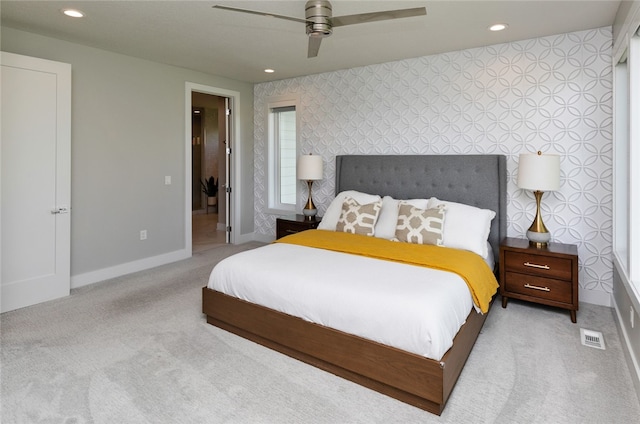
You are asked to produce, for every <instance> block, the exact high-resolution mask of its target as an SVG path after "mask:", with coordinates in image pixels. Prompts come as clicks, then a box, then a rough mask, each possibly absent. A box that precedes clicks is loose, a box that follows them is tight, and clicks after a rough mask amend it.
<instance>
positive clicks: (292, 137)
mask: <svg viewBox="0 0 640 424" xmlns="http://www.w3.org/2000/svg"><path fill="white" fill-rule="evenodd" d="M296 103H297V99H282V100H277V101H272V102H268V106H267V107H268V109H269V110H268V114H267V115H268V122H267V131H268V139H269V140H268V156H267V157H268V159H269V160H268V184H267V187H268V188H267V190H268V195H267V198H268V199H269V210H270V212H273V213H281V212H293V211H295V208H296V201H297V186H298V181H297V180H296V150H297V149H296V145H297V133H298V131H297V127H298V125H297V122H298V121H297V114H296Z"/></svg>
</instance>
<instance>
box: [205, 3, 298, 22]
mask: <svg viewBox="0 0 640 424" xmlns="http://www.w3.org/2000/svg"><path fill="white" fill-rule="evenodd" d="M212 7H213V8H215V9H223V10H230V11H232V12H242V13H251V14H253V15H260V16H267V17H272V18H278V19H286V20H288V21H294V22H301V23H303V24H306V23H307V20H306V19H301V18H295V17H293V16H285V15H276V14H275V13H269V12H260V11H257V10H249V9H240V8H237V7H229V6H222V5H219V4H216V5H214V6H212Z"/></svg>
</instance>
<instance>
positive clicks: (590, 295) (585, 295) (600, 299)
mask: <svg viewBox="0 0 640 424" xmlns="http://www.w3.org/2000/svg"><path fill="white" fill-rule="evenodd" d="M579 296H580V302H585V303H591V304H592V305H600V306H606V307H608V308H611V307H612V306H613V303H612V301H611V299H612V298H613V296H611V293H607V292H603V291H599V290H580V292H579Z"/></svg>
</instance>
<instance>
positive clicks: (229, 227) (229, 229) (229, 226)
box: [227, 225, 231, 233]
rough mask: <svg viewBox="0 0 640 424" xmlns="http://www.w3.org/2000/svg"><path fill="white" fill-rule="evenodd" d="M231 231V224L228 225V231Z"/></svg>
mask: <svg viewBox="0 0 640 424" xmlns="http://www.w3.org/2000/svg"><path fill="white" fill-rule="evenodd" d="M230 232H231V225H227V233H230Z"/></svg>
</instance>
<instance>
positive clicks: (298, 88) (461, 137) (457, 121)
mask: <svg viewBox="0 0 640 424" xmlns="http://www.w3.org/2000/svg"><path fill="white" fill-rule="evenodd" d="M611 44H612V34H611V28H609V27H607V28H600V29H594V30H588V31H580V32H575V33H570V34H562V35H557V36H549V37H543V38H537V39H531V40H524V41H519V42H514V43H507V44H499V45H493V46H488V47H482V48H475V49H470V50H463V51H456V52H450V53H444V54H438V55H433V56H426V57H420V58H416V59H409V60H402V61H397V62H390V63H385V64H380V65H372V66H365V67H360V68H354V69H347V70H342V71H336V72H328V73H323V74H317V75H310V76H305V77H299V78H292V79H287V80H281V81H274V82H268V83H262V84H257V85H256V86H255V92H254V110H255V118H254V119H255V121H254V125H255V140H254V142H255V158H254V159H255V174H254V179H255V181H254V183H255V228H256V233H257V234H260V235H263V236H273V235H275V218H274V217H273V215H269V214H267V213H266V185H265V181H266V174H265V171H266V169H267V166H266V162H265V160H266V159H265V158H266V151H267V149H266V144H265V143H266V140H267V134H266V130H267V128H266V127H265V125H266V118H265V116H266V113H267V109H266V104H267V101H268V99H269V97H270V96H280V95H284V94H289V93H296V94H298V95H299V96H300V101H301V105H300V109H299V113H300V116H299V119H300V134H299V151H300V153H309V152H313V153H314V154H320V155H322V156H323V158H324V160H325V178H324V179H323V180H322V181H317V182H316V183H315V184H314V186H313V189H314V193H313V195H314V201H315V203H316V205H317V206H318V210H319V213H320V214H322V213H323V212H324V210H325V209H326V207H327V206H328V204H329V203H330V201H331V199H333V197H334V194H333V189H334V171H335V155H337V154H355V153H361V154H362V153H364V154H480V153H495V154H504V155H506V156H507V167H508V179H509V183H508V208H507V211H508V234H509V236H513V237H524V234H525V232H526V230H527V228H528V227H529V225H530V224H531V222H532V221H533V217H534V214H535V200H534V198H533V194H532V193H531V192H526V191H524V190H520V189H518V188H517V186H516V184H515V182H516V172H517V167H518V155H519V154H520V153H523V152H535V151H537V150H542V151H543V152H545V153H555V154H559V155H561V173H562V176H561V187H560V190H559V191H556V192H552V193H545V195H544V197H543V217H544V221H545V224H546V225H547V227H548V228H549V231H550V232H551V234H552V240H555V241H560V242H564V243H573V244H577V245H578V251H579V255H580V261H579V264H580V274H579V277H580V299H581V300H585V299H586V300H588V301H589V302H591V303H599V304H605V305H609V304H610V293H611V292H612V264H611V253H612V150H613V146H612V68H611V51H612V50H611V48H612V47H611ZM306 196H307V193H306V186H303V185H302V183H300V187H299V195H298V197H299V198H298V207H299V209H302V206H303V205H304V202H305V200H306Z"/></svg>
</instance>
